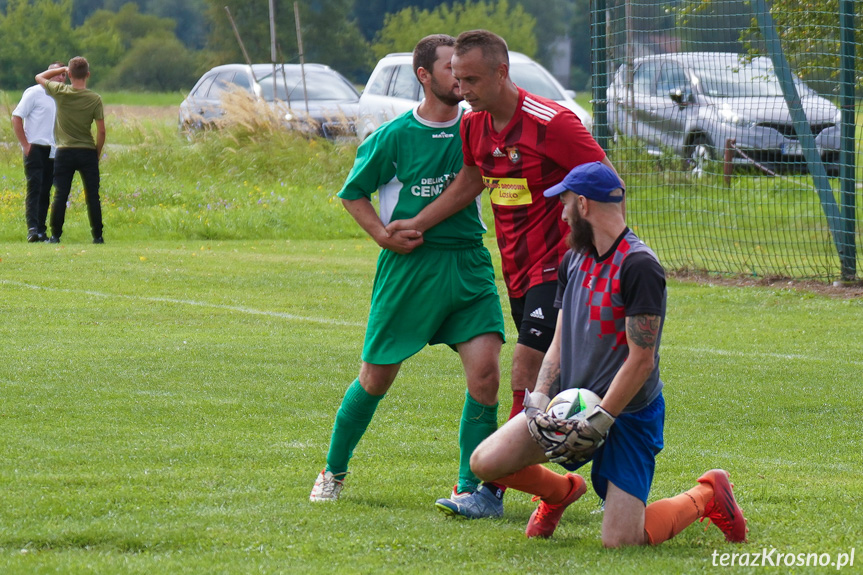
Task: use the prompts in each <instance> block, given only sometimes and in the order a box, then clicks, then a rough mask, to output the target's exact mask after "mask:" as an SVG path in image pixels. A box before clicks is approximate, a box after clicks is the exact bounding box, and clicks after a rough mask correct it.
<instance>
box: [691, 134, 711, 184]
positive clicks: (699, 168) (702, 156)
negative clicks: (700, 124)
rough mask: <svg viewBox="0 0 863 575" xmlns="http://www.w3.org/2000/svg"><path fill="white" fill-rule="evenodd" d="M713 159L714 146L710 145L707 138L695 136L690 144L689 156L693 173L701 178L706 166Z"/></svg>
mask: <svg viewBox="0 0 863 575" xmlns="http://www.w3.org/2000/svg"><path fill="white" fill-rule="evenodd" d="M713 159H714V157H713V148H711V147H710V144H709V143H708V142H707V138H704V137H701V136H699V137H698V138H695V140H694V141H693V142H692V144H691V145H690V146H689V156H688V158H687V162H688V163H689V170H690V171H691V172H692V175H694V176H696V177H699V178H700V177H701V176H702V175H703V174H704V168H706V167H707V164H708V163H710V162H711V161H713Z"/></svg>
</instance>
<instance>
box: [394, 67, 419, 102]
mask: <svg viewBox="0 0 863 575" xmlns="http://www.w3.org/2000/svg"><path fill="white" fill-rule="evenodd" d="M419 92H420V82H419V80H417V77H416V74H414V71H413V70H412V67H411V66H409V65H407V64H404V65H402V66H399V67H398V68H397V69H396V73H395V78H393V80H392V82H391V83H390V96H392V97H393V98H404V99H406V100H418V99H419Z"/></svg>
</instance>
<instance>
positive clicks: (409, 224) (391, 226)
mask: <svg viewBox="0 0 863 575" xmlns="http://www.w3.org/2000/svg"><path fill="white" fill-rule="evenodd" d="M386 231H387V234H388V235H390V236H393V235H395V234H396V232H399V231H410V232H417V233H422V232H420V231H419V230H418V229H417V226H416V224H415V223H414V218H411V219H409V220H393V221H391V222H390V223H388V224H387V226H386Z"/></svg>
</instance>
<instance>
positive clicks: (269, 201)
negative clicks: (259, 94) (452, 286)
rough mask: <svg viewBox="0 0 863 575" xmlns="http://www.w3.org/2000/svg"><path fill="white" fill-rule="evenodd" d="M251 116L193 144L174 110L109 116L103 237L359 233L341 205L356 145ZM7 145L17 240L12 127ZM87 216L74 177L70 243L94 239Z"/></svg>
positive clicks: (9, 214) (18, 200)
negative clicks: (180, 127)
mask: <svg viewBox="0 0 863 575" xmlns="http://www.w3.org/2000/svg"><path fill="white" fill-rule="evenodd" d="M6 107H7V108H8V111H9V113H10V114H11V108H9V104H7V105H6ZM154 110H157V108H154ZM250 118H251V121H242V122H240V121H238V122H233V123H230V124H228V125H226V126H225V128H224V129H223V130H219V131H209V132H202V133H199V134H196V135H194V137H192V138H187V137H186V135H185V134H183V133H181V132H179V131H178V129H177V124H176V115H175V114H174V113H173V112H172V113H170V114H168V115H166V114H164V113H160V114H154V115H153V117H147V116H128V115H122V116H112V115H109V116H108V117H107V118H106V126H107V131H108V139H107V146H106V148H105V150H104V154H103V158H102V161H101V164H100V169H101V173H102V189H101V196H102V205H103V212H104V220H105V237H106V239H108V240H109V241H111V240H114V241H116V240H120V239H144V238H168V239H170V238H192V239H230V238H276V237H292V238H326V237H354V236H355V235H357V234H358V231H357V230H358V228H357V227H356V224H355V223H354V222H353V220H351V218H350V217H349V216H347V215H346V214H345V211H344V209H343V208H342V206H341V202H339V201H338V199H337V198H336V197H335V194H336V193H337V192H338V190H339V189H340V187H341V185H342V182H343V180H344V177H345V175H346V174H347V172H348V170H349V169H350V166H351V164H352V162H353V158H354V155H355V144H351V143H339V144H335V143H332V142H328V141H326V140H323V139H318V138H309V137H306V136H303V135H302V134H300V133H297V132H293V131H286V130H283V129H274V128H273V129H262V128H263V127H265V126H266V125H268V123H267V121H263V120H262V118H261V116H260V115H252V116H251V117H250ZM0 142H2V143H3V145H2V146H0V240H13V239H20V237H21V236H22V229H23V226H24V224H23V209H24V174H23V166H22V158H21V154H20V150H19V148H18V146H17V143H15V139H14V135H13V134H12V131H11V128H10V126H9V125H8V122H6V123H0ZM84 212H85V204H84V197H83V189H82V188H81V185H80V181H79V180H78V179H77V177H76V179H75V181H74V184H73V193H72V195H71V196H70V209H69V211H68V212H67V216H66V220H67V226H66V228H64V238H68V240H70V241H73V240H74V239H81V240H85V239H86V238H88V237H89V231H88V230H87V222H86V216H85V215H84Z"/></svg>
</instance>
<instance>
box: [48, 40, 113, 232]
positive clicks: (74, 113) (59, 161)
mask: <svg viewBox="0 0 863 575" xmlns="http://www.w3.org/2000/svg"><path fill="white" fill-rule="evenodd" d="M60 74H67V75H68V77H69V80H70V82H71V84H69V85H67V84H62V83H60V82H55V81H53V80H52V78H54V77H55V76H59V75H60ZM89 78H90V65H89V64H88V63H87V60H86V59H84V58H82V57H80V56H76V57H75V58H72V59H71V60H69V65H68V66H66V67H62V68H54V69H50V70H46V71H44V72H42V73H41V74H39V75H38V76H36V82H38V83H39V84H40V85H41V86H42V87H44V88H45V92H46V93H47V94H48V95H49V96H51V97H52V98H54V101H55V102H56V103H57V121H56V123H55V124H54V138H55V140H56V142H57V154H56V157H55V158H54V201H53V202H52V204H51V238H50V239H49V240H48V241H50V242H51V243H55V244H56V243H60V236H62V235H63V222H64V220H65V219H66V201H67V200H68V199H69V192H70V190H71V188H72V177H73V176H74V175H75V172H76V171H77V172H78V173H79V174H81V181H82V182H83V183H84V198H85V199H86V201H87V215H88V216H89V218H90V230H91V232H92V234H93V243H94V244H102V243H105V241H104V240H103V239H102V205H101V202H100V201H99V157H100V156H101V155H102V147H103V146H104V145H105V114H104V110H103V108H102V98H101V97H100V96H99V94H97V93H96V92H93V91H92V90H88V89H87V80H88V79H89ZM94 122H95V123H96V138H95V140H94V138H93V132H92V126H93V123H94Z"/></svg>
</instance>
